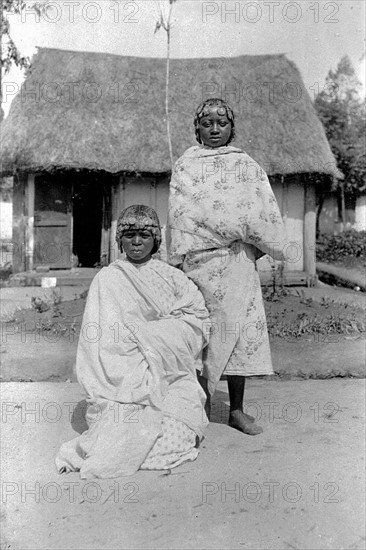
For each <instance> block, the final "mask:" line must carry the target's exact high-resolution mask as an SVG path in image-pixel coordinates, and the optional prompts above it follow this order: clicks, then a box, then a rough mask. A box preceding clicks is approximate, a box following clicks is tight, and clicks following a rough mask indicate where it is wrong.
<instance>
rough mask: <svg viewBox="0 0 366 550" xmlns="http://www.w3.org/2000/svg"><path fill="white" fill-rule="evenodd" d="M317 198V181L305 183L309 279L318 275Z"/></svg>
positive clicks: (304, 246)
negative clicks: (316, 258)
mask: <svg viewBox="0 0 366 550" xmlns="http://www.w3.org/2000/svg"><path fill="white" fill-rule="evenodd" d="M315 233H316V197H315V181H314V180H312V179H307V180H306V183H305V213H304V234H303V239H304V242H303V251H304V271H305V273H306V274H307V275H308V276H309V277H313V276H315V274H316V263H315V242H316V240H315V239H316V235H315Z"/></svg>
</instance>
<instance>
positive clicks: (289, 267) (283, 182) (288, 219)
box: [258, 174, 315, 272]
mask: <svg viewBox="0 0 366 550" xmlns="http://www.w3.org/2000/svg"><path fill="white" fill-rule="evenodd" d="M270 182H271V186H272V189H273V192H274V194H275V197H276V199H277V202H278V206H279V208H280V211H281V214H282V218H283V221H284V223H285V227H286V232H287V236H288V240H289V245H288V246H287V247H286V250H285V254H286V257H287V258H288V261H287V262H286V265H285V269H286V271H303V270H304V254H303V247H304V244H303V243H304V200H305V193H304V182H303V181H302V179H301V176H300V175H299V174H294V175H293V176H287V177H281V176H275V177H270ZM314 231H315V226H314ZM314 246H315V242H314ZM278 263H279V262H274V261H273V260H271V259H270V258H269V257H268V256H265V257H264V258H262V259H261V260H259V261H258V269H259V271H262V272H264V271H270V270H271V269H272V266H273V265H274V264H278Z"/></svg>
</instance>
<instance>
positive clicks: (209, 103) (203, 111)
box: [194, 97, 235, 145]
mask: <svg viewBox="0 0 366 550" xmlns="http://www.w3.org/2000/svg"><path fill="white" fill-rule="evenodd" d="M210 107H218V109H217V112H218V114H219V115H226V116H227V118H228V119H229V120H230V123H231V134H230V137H229V141H228V142H227V144H226V145H228V144H229V143H230V142H231V141H233V139H234V137H235V123H234V118H235V117H234V111H233V110H232V108H231V107H230V105H229V104H228V103H226V101H224V100H223V99H220V98H218V97H212V98H210V99H206V101H204V102H203V103H200V105H199V106H198V107H197V110H196V112H195V115H194V128H195V131H196V140H197V141H198V143H202V141H201V138H200V132H199V125H200V120H201V118H202V117H204V116H207V115H208V114H209V113H210Z"/></svg>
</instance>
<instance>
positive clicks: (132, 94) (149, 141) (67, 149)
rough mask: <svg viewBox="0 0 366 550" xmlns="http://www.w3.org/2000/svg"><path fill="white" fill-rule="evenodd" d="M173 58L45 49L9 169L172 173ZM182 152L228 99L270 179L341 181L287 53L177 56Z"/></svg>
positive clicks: (18, 113)
mask: <svg viewBox="0 0 366 550" xmlns="http://www.w3.org/2000/svg"><path fill="white" fill-rule="evenodd" d="M165 63H166V62H165V59H164V58H151V59H149V58H139V57H126V56H119V55H114V54H103V53H91V52H80V51H71V50H70V51H69V50H57V49H51V48H39V50H38V52H37V54H36V55H35V56H34V59H33V63H32V67H31V69H30V70H29V71H28V74H27V77H26V80H25V82H24V84H23V86H22V88H21V91H20V92H19V94H18V95H17V97H16V98H14V101H13V103H12V106H11V110H10V113H9V116H8V117H7V119H6V120H5V121H4V122H3V124H2V152H1V160H2V163H3V168H4V170H3V171H4V172H8V171H9V170H10V169H12V168H13V167H16V168H18V169H22V170H27V171H40V170H48V171H52V170H58V169H68V168H70V169H89V170H104V171H106V172H110V173H118V172H124V171H128V172H130V171H135V170H136V171H141V172H157V173H162V172H167V171H169V170H170V162H169V153H168V144H167V139H166V126H165V106H164V101H165V95H164V94H165ZM170 78H171V87H170V111H171V129H172V141H173V154H174V157H175V158H178V157H179V156H180V155H181V154H182V153H183V151H184V150H185V149H186V148H187V147H189V146H191V145H194V144H195V143H196V142H195V137H194V129H193V124H192V122H193V114H194V111H195V109H196V107H197V105H198V103H200V102H201V101H202V99H206V98H207V97H213V96H225V94H226V97H227V99H228V101H229V102H230V103H231V104H232V106H233V108H234V111H235V115H236V135H237V138H236V140H235V142H234V143H233V145H236V146H239V147H242V148H243V149H244V150H246V151H247V153H249V154H250V155H251V156H252V157H253V158H254V159H255V160H256V161H257V162H259V164H261V165H262V166H263V167H264V169H265V170H266V171H267V173H268V174H270V175H273V174H283V175H286V174H293V173H319V174H332V175H339V172H338V171H337V169H336V166H335V160H334V157H333V155H332V153H331V150H330V147H329V144H328V141H327V139H326V137H325V133H324V129H323V127H322V124H321V122H320V121H319V119H318V118H317V116H316V113H315V109H314V106H313V104H312V102H311V99H310V97H309V95H308V93H307V91H306V89H305V87H304V84H303V82H302V79H301V76H300V73H299V71H298V69H297V68H296V66H295V65H294V63H292V62H291V61H289V60H288V59H287V58H286V56H285V55H260V56H239V57H233V58H201V59H172V60H171V77H170Z"/></svg>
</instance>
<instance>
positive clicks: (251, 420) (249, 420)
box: [243, 412, 255, 422]
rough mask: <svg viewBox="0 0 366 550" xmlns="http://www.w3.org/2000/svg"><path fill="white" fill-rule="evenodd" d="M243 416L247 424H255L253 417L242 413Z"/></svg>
mask: <svg viewBox="0 0 366 550" xmlns="http://www.w3.org/2000/svg"><path fill="white" fill-rule="evenodd" d="M243 415H244V417H245V418H246V419H247V421H248V422H255V418H254V416H251V415H250V414H247V413H244V412H243Z"/></svg>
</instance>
